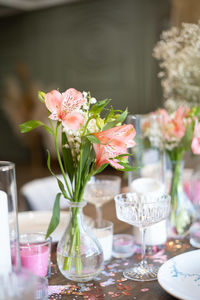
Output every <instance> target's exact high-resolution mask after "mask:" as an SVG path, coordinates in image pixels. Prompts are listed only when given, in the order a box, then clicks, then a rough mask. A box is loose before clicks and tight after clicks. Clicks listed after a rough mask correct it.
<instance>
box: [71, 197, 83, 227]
mask: <svg viewBox="0 0 200 300" xmlns="http://www.w3.org/2000/svg"><path fill="white" fill-rule="evenodd" d="M67 204H68V207H69V211H70V219H71V222H72V223H77V224H78V225H79V226H82V225H83V207H84V206H85V205H86V201H81V202H73V201H68V203H67Z"/></svg>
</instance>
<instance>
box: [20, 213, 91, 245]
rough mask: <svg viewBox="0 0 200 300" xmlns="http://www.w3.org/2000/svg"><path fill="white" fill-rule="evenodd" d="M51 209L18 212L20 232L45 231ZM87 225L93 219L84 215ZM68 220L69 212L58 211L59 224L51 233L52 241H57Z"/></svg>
mask: <svg viewBox="0 0 200 300" xmlns="http://www.w3.org/2000/svg"><path fill="white" fill-rule="evenodd" d="M51 216H52V212H51V211H28V212H20V213H19V214H18V221H19V232H20V234H21V233H33V232H45V233H46V232H47V228H48V226H49V222H50V220H51ZM85 220H86V223H87V225H88V226H92V225H93V220H92V219H91V218H89V217H85ZM68 221H69V212H67V211H61V212H60V224H59V225H58V227H57V228H56V230H55V231H54V232H53V233H52V234H51V236H52V239H53V242H58V241H59V240H60V239H61V237H62V234H63V232H64V230H65V229H66V226H67V223H68Z"/></svg>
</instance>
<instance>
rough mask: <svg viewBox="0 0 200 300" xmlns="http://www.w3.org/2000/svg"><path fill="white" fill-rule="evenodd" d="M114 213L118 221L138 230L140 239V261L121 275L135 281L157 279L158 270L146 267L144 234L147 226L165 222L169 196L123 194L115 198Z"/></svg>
mask: <svg viewBox="0 0 200 300" xmlns="http://www.w3.org/2000/svg"><path fill="white" fill-rule="evenodd" d="M114 199H115V206H116V213H117V217H118V219H119V220H121V221H123V222H126V223H128V224H130V225H133V226H136V227H139V228H140V231H141V237H142V261H141V262H140V263H139V264H137V265H135V266H134V267H133V268H132V269H128V270H126V271H125V272H124V273H123V274H124V276H125V277H126V278H128V279H133V280H136V281H151V280H155V279H157V272H158V268H157V267H156V266H154V265H148V263H147V261H146V258H145V232H146V228H147V227H148V226H151V225H153V224H156V223H158V222H160V221H162V220H165V219H166V218H167V217H168V215H169V211H170V196H169V195H166V194H163V195H160V196H149V195H145V194H137V193H125V194H119V195H116V196H115V198H114Z"/></svg>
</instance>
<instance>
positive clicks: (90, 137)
mask: <svg viewBox="0 0 200 300" xmlns="http://www.w3.org/2000/svg"><path fill="white" fill-rule="evenodd" d="M86 138H87V139H88V140H89V141H90V142H91V143H93V144H101V142H100V140H99V139H98V138H97V137H96V136H95V135H92V134H91V135H87V136H86Z"/></svg>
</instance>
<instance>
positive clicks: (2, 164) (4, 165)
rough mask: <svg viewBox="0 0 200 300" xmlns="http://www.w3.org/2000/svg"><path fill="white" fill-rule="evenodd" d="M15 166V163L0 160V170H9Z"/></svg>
mask: <svg viewBox="0 0 200 300" xmlns="http://www.w3.org/2000/svg"><path fill="white" fill-rule="evenodd" d="M14 168H15V163H13V162H11V161H6V160H1V161H0V171H3V172H4V171H9V170H13V169H14Z"/></svg>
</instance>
